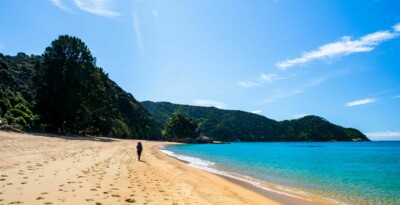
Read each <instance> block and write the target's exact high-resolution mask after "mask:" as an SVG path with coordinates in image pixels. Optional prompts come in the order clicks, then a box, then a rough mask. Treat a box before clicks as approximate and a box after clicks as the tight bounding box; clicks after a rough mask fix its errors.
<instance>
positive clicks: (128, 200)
mask: <svg viewBox="0 0 400 205" xmlns="http://www.w3.org/2000/svg"><path fill="white" fill-rule="evenodd" d="M125 202H128V203H135V202H136V200H135V199H125Z"/></svg>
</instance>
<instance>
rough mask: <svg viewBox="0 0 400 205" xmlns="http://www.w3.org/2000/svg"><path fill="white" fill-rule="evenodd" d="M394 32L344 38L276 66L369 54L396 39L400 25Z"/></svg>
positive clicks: (289, 65)
mask: <svg viewBox="0 0 400 205" xmlns="http://www.w3.org/2000/svg"><path fill="white" fill-rule="evenodd" d="M392 28H393V31H390V30H386V31H377V32H374V33H371V34H367V35H365V36H362V37H360V38H358V39H356V40H352V39H351V37H350V36H344V37H342V38H341V39H340V40H339V41H337V42H333V43H328V44H325V45H322V46H320V47H319V48H318V49H317V50H313V51H309V52H304V53H303V54H302V55H301V56H300V57H298V58H294V59H289V60H284V61H280V62H278V63H276V64H275V65H276V66H277V67H278V68H280V69H282V70H285V69H287V68H289V67H292V66H296V65H304V64H306V63H308V62H310V61H313V60H319V59H325V58H333V57H337V56H344V55H349V54H352V53H360V52H369V51H372V50H374V48H375V47H376V46H377V45H379V44H380V43H382V42H384V41H387V40H390V39H393V38H396V37H397V36H399V34H400V23H398V24H396V25H395V26H393V27H392Z"/></svg>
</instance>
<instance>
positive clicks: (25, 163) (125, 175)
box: [0, 131, 308, 205]
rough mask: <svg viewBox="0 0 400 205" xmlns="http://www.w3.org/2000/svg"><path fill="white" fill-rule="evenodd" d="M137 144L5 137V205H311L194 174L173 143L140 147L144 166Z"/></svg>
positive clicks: (0, 160)
mask: <svg viewBox="0 0 400 205" xmlns="http://www.w3.org/2000/svg"><path fill="white" fill-rule="evenodd" d="M137 142H138V141H136V140H119V139H111V138H90V137H66V136H56V135H54V136H51V135H47V136H45V135H33V134H18V133H8V132H3V131H0V204H74V205H77V204H97V205H99V204H171V205H177V204H202V205H203V204H229V205H234V204H271V205H273V204H308V202H306V201H299V200H298V199H294V198H292V199H291V198H290V197H289V198H288V197H286V198H285V197H281V196H277V195H274V194H272V195H268V193H265V192H262V191H260V190H257V189H253V188H252V187H251V186H250V187H249V186H247V187H246V185H243V184H240V183H235V181H232V180H228V179H226V178H223V177H220V176H217V175H214V174H210V173H208V172H206V171H203V170H199V169H196V168H193V167H190V166H188V165H187V164H185V163H184V162H182V161H179V160H176V159H174V158H171V157H168V156H166V155H165V154H164V153H162V152H161V151H159V150H158V147H159V146H161V145H166V144H170V143H168V142H151V141H142V143H143V146H144V151H143V154H142V161H141V162H139V161H138V160H137V156H136V150H135V147H136V144H137ZM269 196H270V197H269Z"/></svg>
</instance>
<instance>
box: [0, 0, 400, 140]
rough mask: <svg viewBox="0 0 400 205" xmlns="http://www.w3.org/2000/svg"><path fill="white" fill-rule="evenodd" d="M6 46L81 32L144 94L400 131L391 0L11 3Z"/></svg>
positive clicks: (380, 135) (396, 26)
mask: <svg viewBox="0 0 400 205" xmlns="http://www.w3.org/2000/svg"><path fill="white" fill-rule="evenodd" d="M0 7H1V8H2V12H1V13H0V18H1V20H2V22H3V23H2V28H1V29H0V52H1V53H4V54H7V55H15V54H16V53H18V52H20V51H22V52H25V53H27V54H42V53H43V51H44V49H45V48H46V47H47V46H49V45H50V43H51V41H52V40H54V39H56V38H57V37H58V36H59V35H62V34H68V35H73V36H77V37H79V38H81V39H82V40H83V41H84V42H85V43H86V44H87V45H88V47H89V49H90V50H91V51H92V53H93V55H94V56H95V57H96V58H97V65H98V66H100V67H102V68H103V69H104V70H105V71H106V72H107V73H109V76H110V77H111V79H113V80H114V81H115V82H117V83H118V84H119V85H120V86H121V87H122V88H123V89H125V90H126V91H128V92H131V93H132V94H133V95H134V96H135V98H136V99H137V100H139V101H144V100H151V101H169V102H173V103H179V104H190V105H202V106H216V107H219V108H224V109H233V110H244V111H249V112H254V113H257V114H260V115H264V116H266V117H269V118H272V119H275V120H284V119H294V118H299V117H301V116H304V115H310V114H312V115H319V116H322V117H324V118H326V119H327V120H329V121H331V122H333V123H335V124H339V125H342V126H345V127H354V128H357V129H359V130H361V131H362V132H363V133H366V134H367V135H368V136H369V137H370V138H371V139H375V140H388V139H400V3H398V1H395V0H393V1H390V0H387V1H385V0H352V1H348V0H335V1H320V0H304V1H300V0H260V1H257V0H229V1H228V0H218V1H215V0H201V1H198V0H185V1H179V0H122V1H117V0H35V1H25V0H3V1H1V2H0Z"/></svg>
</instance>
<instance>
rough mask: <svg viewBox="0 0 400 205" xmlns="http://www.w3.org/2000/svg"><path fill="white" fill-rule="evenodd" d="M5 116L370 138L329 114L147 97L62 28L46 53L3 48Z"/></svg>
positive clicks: (30, 126)
mask: <svg viewBox="0 0 400 205" xmlns="http://www.w3.org/2000/svg"><path fill="white" fill-rule="evenodd" d="M0 96H1V99H0V120H1V122H2V123H3V124H8V125H11V126H12V127H14V128H16V129H19V130H24V131H28V132H53V133H63V134H74V135H93V136H109V137H116V138H135V139H151V140H165V139H167V140H171V141H180V140H181V139H192V140H190V141H191V142H196V140H197V139H205V138H207V139H212V140H215V141H250V142H258V141H369V139H368V138H367V137H366V136H365V135H364V134H362V133H361V132H360V131H358V130H356V129H353V128H343V127H341V126H338V125H334V124H332V123H330V122H328V121H327V120H325V119H323V118H322V117H318V116H306V117H303V118H300V119H297V120H285V121H281V122H278V121H275V120H272V119H268V118H266V117H264V116H261V115H257V114H253V113H248V112H244V111H233V110H221V109H217V108H214V107H199V106H189V105H177V104H172V103H168V102H157V103H154V102H150V101H145V102H142V103H139V102H138V101H137V100H136V99H135V98H134V97H133V95H131V94H130V93H127V92H126V91H124V90H123V89H122V88H121V87H119V86H118V85H117V84H116V83H115V82H114V81H112V80H111V79H110V78H109V77H108V75H107V74H106V73H105V72H104V71H103V69H102V68H100V67H98V66H96V59H95V57H93V56H92V54H91V52H90V50H89V49H88V48H87V47H86V45H85V43H84V42H82V41H81V40H80V39H79V38H76V37H71V36H68V35H62V36H60V37H59V38H58V39H56V40H54V41H53V42H52V43H51V45H50V46H49V47H47V48H46V50H45V52H44V53H43V55H40V56H39V55H30V56H29V55H26V54H25V53H22V52H21V53H18V54H17V55H16V56H8V55H4V54H1V53H0Z"/></svg>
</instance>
